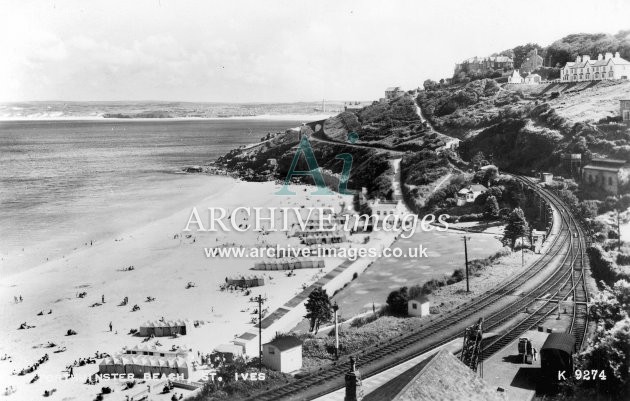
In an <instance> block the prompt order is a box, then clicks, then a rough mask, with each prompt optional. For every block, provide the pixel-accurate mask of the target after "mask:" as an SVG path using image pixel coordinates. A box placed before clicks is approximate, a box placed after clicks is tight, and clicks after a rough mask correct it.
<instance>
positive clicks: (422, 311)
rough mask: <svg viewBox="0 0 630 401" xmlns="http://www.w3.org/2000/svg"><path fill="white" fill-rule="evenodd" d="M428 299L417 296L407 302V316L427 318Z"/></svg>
mask: <svg viewBox="0 0 630 401" xmlns="http://www.w3.org/2000/svg"><path fill="white" fill-rule="evenodd" d="M429 306H430V304H429V299H428V298H427V297H425V296H424V295H419V296H417V297H415V298H412V299H410V300H409V302H407V314H408V315H409V316H429V314H430V312H429Z"/></svg>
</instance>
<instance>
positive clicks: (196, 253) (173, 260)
mask: <svg viewBox="0 0 630 401" xmlns="http://www.w3.org/2000/svg"><path fill="white" fill-rule="evenodd" d="M210 178H211V179H212V180H213V181H212V182H213V184H212V185H211V186H210V187H209V190H208V195H207V196H206V197H205V198H203V199H200V200H199V201H198V202H196V203H195V204H194V205H193V204H190V205H181V207H179V208H178V209H177V210H173V212H172V214H168V215H166V216H165V217H163V218H161V219H159V220H156V221H153V222H151V223H149V224H146V225H144V226H141V227H137V228H134V229H132V230H129V231H127V232H124V233H121V234H120V235H117V236H116V237H115V238H110V239H108V240H103V241H99V242H98V243H96V244H94V245H93V246H88V247H84V248H80V249H77V250H75V251H73V252H70V253H68V254H66V255H65V256H64V257H61V258H59V259H56V260H51V261H49V262H47V263H45V264H42V265H40V266H37V267H34V268H31V269H29V270H27V271H24V272H21V273H17V274H14V275H11V276H8V277H3V278H2V279H1V281H0V291H1V293H2V297H1V299H2V311H1V313H0V322H1V324H2V325H3V327H4V328H5V335H4V337H3V341H2V342H1V343H0V355H1V356H4V355H5V354H6V355H8V356H10V359H7V360H2V361H0V382H1V383H3V385H4V387H7V386H13V387H15V388H16V389H17V392H16V393H15V394H16V395H18V396H17V398H16V396H14V398H16V399H24V400H26V399H29V400H31V399H37V398H40V397H41V396H42V394H43V393H44V391H45V390H51V389H53V388H55V389H57V392H56V393H55V395H54V397H55V398H56V399H64V400H73V399H76V400H86V399H93V398H94V397H95V396H96V394H98V393H99V392H100V389H101V387H102V386H104V385H110V386H111V387H112V388H113V389H114V390H115V393H114V395H110V396H108V399H110V400H123V399H125V395H130V396H131V395H133V394H134V393H135V392H138V391H137V390H136V388H137V387H136V388H134V389H132V390H128V391H125V392H121V391H120V386H119V385H118V384H113V383H111V382H108V383H100V384H98V385H95V386H90V385H87V384H83V382H84V381H85V378H86V377H87V376H88V375H91V374H93V373H96V372H97V371H98V365H97V364H90V365H86V366H83V367H79V368H75V370H74V374H75V376H76V377H78V379H79V380H77V381H68V380H66V376H67V372H66V366H68V365H70V364H72V363H73V362H74V361H75V360H78V359H79V358H87V357H94V355H95V352H97V351H98V352H106V353H109V354H110V355H114V354H116V353H118V352H120V351H121V349H122V348H123V347H125V346H126V347H132V346H134V345H138V344H142V340H143V338H142V337H136V336H133V335H130V334H129V332H130V330H131V329H138V327H139V325H140V324H141V323H143V322H145V321H147V320H158V319H160V318H162V317H163V318H165V319H167V320H170V319H188V320H189V322H190V323H191V327H192V323H193V322H194V321H198V322H199V323H200V324H199V327H198V328H192V329H191V330H190V332H189V333H188V334H187V335H185V336H180V337H179V338H175V339H172V338H170V337H161V338H159V342H160V343H161V344H162V346H164V347H165V348H170V347H171V346H173V345H179V346H182V347H185V348H187V349H192V350H193V353H194V354H195V356H196V353H197V351H200V352H201V353H210V352H211V351H212V350H213V348H214V347H215V346H217V345H219V344H221V343H226V342H228V341H229V340H231V339H232V338H234V337H235V336H236V335H239V334H240V333H242V332H244V331H245V330H247V329H250V328H251V327H252V325H251V319H252V316H253V315H252V314H251V312H252V311H253V309H254V308H255V305H254V304H253V303H251V302H250V300H249V299H250V296H257V295H259V294H261V295H263V296H264V297H266V298H267V303H266V307H268V308H269V310H270V311H273V310H274V309H275V308H277V307H278V306H280V305H282V304H283V303H284V302H286V301H287V300H288V299H289V298H290V297H291V296H293V295H295V294H296V293H297V292H298V291H300V290H301V289H302V286H303V284H309V283H312V282H314V281H315V280H316V279H317V278H318V277H320V276H321V275H323V274H325V273H326V272H328V271H330V270H331V269H333V268H334V267H335V266H336V265H337V264H339V263H340V262H341V260H340V259H334V258H326V259H325V261H326V267H325V268H324V269H322V271H320V270H319V269H302V270H295V275H294V276H292V277H287V276H286V274H285V272H283V271H274V272H254V271H251V270H250V269H251V267H253V265H254V262H255V261H256V260H255V259H251V258H240V259H237V258H229V259H211V258H207V257H206V256H205V252H204V247H208V246H216V245H217V244H232V243H234V244H236V245H237V246H239V245H243V246H255V245H259V244H261V243H262V242H266V243H267V244H270V245H275V244H287V243H291V244H293V245H296V246H297V245H298V239H297V238H287V235H286V233H284V232H281V231H280V232H276V233H270V234H268V235H266V236H264V238H262V236H261V235H260V233H257V232H254V231H247V232H243V233H240V232H228V233H223V232H220V233H218V234H216V233H207V232H205V233H192V236H191V237H190V238H187V236H186V235H182V234H186V233H182V229H183V228H184V226H185V225H186V222H187V221H188V217H189V215H190V213H191V209H192V207H193V206H196V207H197V208H198V209H199V210H205V209H206V208H207V207H209V206H213V207H224V208H228V209H233V208H235V207H237V206H243V205H247V206H251V207H254V206H259V207H269V206H276V207H282V206H286V207H293V206H306V207H308V206H312V207H320V206H330V207H335V208H336V209H337V210H339V209H340V203H341V202H342V201H345V203H346V204H351V203H352V202H351V197H342V196H340V195H335V196H320V197H311V196H309V195H308V193H309V192H310V189H309V192H306V191H305V189H306V187H298V186H295V187H294V188H293V190H294V191H295V192H296V195H294V196H286V197H279V196H276V195H274V192H275V191H277V190H278V189H279V186H278V185H277V184H276V183H273V182H265V183H246V182H241V181H237V180H234V179H231V178H227V177H210ZM178 234H179V235H178ZM392 236H393V234H392ZM28 251H29V250H28V249H27V250H26V252H28ZM34 251H35V250H34ZM129 266H133V267H134V269H133V270H131V271H125V270H124V269H125V268H127V267H129ZM250 274H259V275H261V274H262V275H264V277H265V285H264V286H262V287H256V288H253V289H252V290H251V294H250V295H249V296H245V295H244V294H243V293H242V292H237V291H234V292H229V291H221V290H220V288H219V287H220V285H221V284H222V283H224V280H225V278H226V277H228V276H239V275H250ZM188 282H192V283H194V284H195V286H194V287H192V288H188V289H187V288H186V287H187V283H188ZM81 292H86V293H87V295H86V296H85V297H84V298H78V297H77V294H78V293H81ZM20 296H21V297H22V299H23V301H22V302H18V303H15V302H14V297H20ZM103 297H104V300H105V303H103V304H101V303H102V300H103ZM124 297H128V298H129V302H128V304H127V305H124V306H120V305H119V304H120V303H121V302H122V300H123V298H124ZM147 297H155V301H153V302H146V299H147ZM95 304H96V305H97V306H92V305H95ZM98 304H101V305H98ZM136 304H137V305H138V306H139V307H140V309H139V310H138V311H135V312H132V306H133V305H136ZM40 311H42V312H43V315H38V313H39V312H40ZM49 311H52V313H50V314H48V312H49ZM110 322H112V326H113V330H112V331H110V328H109V323H110ZM22 323H26V324H27V325H28V326H33V327H32V328H28V329H22V330H18V327H19V326H20V325H21V324H22ZM69 329H72V330H75V331H76V332H77V334H76V335H73V336H66V333H67V331H68V330H69ZM49 341H50V342H52V343H54V344H55V346H54V347H51V348H47V347H46V344H47V343H48V342H49ZM156 341H157V339H153V340H151V341H149V342H148V343H147V344H149V345H152V344H154V343H155V342H156ZM64 347H65V349H66V350H65V351H64V352H59V353H56V352H55V351H58V350H60V349H63V348H64ZM44 354H48V356H49V360H48V361H46V362H44V363H42V364H41V365H40V366H39V368H38V369H37V370H36V372H34V373H29V374H26V375H24V376H18V375H12V372H14V371H15V372H19V371H20V370H21V369H23V368H26V367H28V366H30V365H32V364H33V363H35V362H36V361H38V360H39V359H40V358H42V357H43V356H44ZM98 362H100V360H98V361H97V363H98ZM35 373H37V374H38V375H39V376H40V380H38V381H37V382H35V383H32V384H29V382H30V380H31V379H32V377H33V376H34V374H35ZM191 376H192V377H193V378H194V374H191ZM81 379H82V380H81ZM141 387H142V386H141ZM144 387H146V385H144ZM160 397H162V398H159V397H157V396H155V395H152V399H168V398H169V397H170V395H165V396H160Z"/></svg>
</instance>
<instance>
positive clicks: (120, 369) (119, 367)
mask: <svg viewBox="0 0 630 401" xmlns="http://www.w3.org/2000/svg"><path fill="white" fill-rule="evenodd" d="M113 371H114V372H113V373H119V374H122V373H125V365H124V363H123V360H122V357H115V358H114V369H113Z"/></svg>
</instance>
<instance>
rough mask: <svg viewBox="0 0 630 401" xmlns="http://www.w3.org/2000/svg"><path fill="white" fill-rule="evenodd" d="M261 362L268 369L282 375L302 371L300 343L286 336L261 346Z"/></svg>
mask: <svg viewBox="0 0 630 401" xmlns="http://www.w3.org/2000/svg"><path fill="white" fill-rule="evenodd" d="M262 362H263V365H265V366H267V367H268V368H269V369H272V370H277V371H278V372H283V373H290V372H295V371H296V370H299V369H302V341H301V340H299V339H298V338H297V337H293V336H287V337H280V338H276V339H274V340H273V341H271V342H268V343H266V344H263V353H262Z"/></svg>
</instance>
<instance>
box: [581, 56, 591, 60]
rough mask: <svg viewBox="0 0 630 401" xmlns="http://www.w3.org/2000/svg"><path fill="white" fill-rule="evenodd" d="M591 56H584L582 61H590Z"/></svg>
mask: <svg viewBox="0 0 630 401" xmlns="http://www.w3.org/2000/svg"><path fill="white" fill-rule="evenodd" d="M590 59H591V56H582V61H589V60H590Z"/></svg>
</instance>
